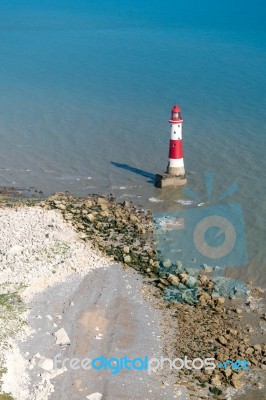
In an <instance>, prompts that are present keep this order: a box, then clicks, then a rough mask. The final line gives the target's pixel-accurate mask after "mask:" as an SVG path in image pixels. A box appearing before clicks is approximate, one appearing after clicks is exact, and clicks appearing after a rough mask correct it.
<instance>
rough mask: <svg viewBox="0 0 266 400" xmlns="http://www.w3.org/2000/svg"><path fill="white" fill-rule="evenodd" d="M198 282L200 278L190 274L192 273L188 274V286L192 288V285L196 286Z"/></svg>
mask: <svg viewBox="0 0 266 400" xmlns="http://www.w3.org/2000/svg"><path fill="white" fill-rule="evenodd" d="M197 283H198V280H197V279H196V278H194V276H190V275H189V276H188V278H187V282H186V285H187V286H188V287H191V288H192V287H194V286H196V285H197Z"/></svg>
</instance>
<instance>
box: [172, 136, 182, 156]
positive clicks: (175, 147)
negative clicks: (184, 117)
mask: <svg viewBox="0 0 266 400" xmlns="http://www.w3.org/2000/svg"><path fill="white" fill-rule="evenodd" d="M169 158H174V159H177V158H183V147H182V140H181V139H180V140H170V149H169Z"/></svg>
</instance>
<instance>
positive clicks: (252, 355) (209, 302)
mask: <svg viewBox="0 0 266 400" xmlns="http://www.w3.org/2000/svg"><path fill="white" fill-rule="evenodd" d="M2 204H3V205H4V206H7V207H14V206H15V207H17V205H18V204H20V203H19V201H18V200H16V201H13V200H12V201H9V200H6V199H5V200H3V201H2ZM21 204H26V205H31V206H34V205H38V206H41V207H42V208H43V209H44V210H52V209H56V210H60V212H61V213H62V215H63V217H64V219H65V220H66V221H67V222H68V223H69V224H71V225H72V226H74V228H75V229H76V231H77V232H78V235H79V238H80V239H81V240H83V241H84V242H90V243H92V244H93V247H94V248H96V249H98V250H100V251H101V252H102V253H103V254H105V255H106V256H108V257H109V259H110V260H114V261H116V262H121V263H123V264H124V265H125V266H127V267H132V268H134V269H135V270H137V271H138V272H139V273H141V274H142V275H144V276H145V278H146V281H147V285H146V288H145V292H146V296H148V297H150V298H151V297H152V298H157V305H158V307H160V308H161V309H163V310H164V313H165V324H164V326H163V330H164V332H165V337H166V338H167V341H166V343H167V345H166V347H165V353H166V355H167V356H168V357H169V358H172V359H173V358H175V357H179V358H184V357H188V358H189V359H193V358H197V357H202V358H206V357H214V358H215V360H216V363H217V365H218V364H219V363H220V364H221V363H223V362H225V361H226V360H229V359H230V360H232V361H237V360H247V361H248V362H249V363H250V364H249V366H250V369H249V370H243V369H242V370H241V368H238V369H237V368H232V366H231V365H230V364H229V365H227V367H226V368H223V367H220V368H215V369H214V370H205V371H198V370H185V369H181V370H180V371H179V372H178V374H177V376H176V383H175V385H176V387H177V388H178V386H179V385H186V387H187V388H188V390H189V393H190V397H191V398H192V399H207V398H208V399H211V398H213V399H227V398H230V397H228V396H229V395H230V394H234V393H237V392H238V391H239V390H240V391H241V390H242V391H243V389H246V388H249V387H255V388H256V389H258V388H262V387H263V386H262V385H263V384H262V381H263V377H264V373H265V372H263V371H265V370H266V344H265V343H262V340H261V339H260V337H261V336H262V334H261V333H262V332H263V329H262V328H263V326H262V325H263V324H264V322H265V321H266V314H265V311H264V310H263V309H262V308H261V307H260V301H261V300H262V298H263V296H264V291H263V290H262V289H260V288H253V287H252V284H251V283H249V284H248V285H247V294H248V296H249V298H248V299H247V298H246V297H243V296H242V297H238V296H237V295H233V294H232V295H230V296H229V298H226V297H225V296H223V295H222V292H220V293H217V290H216V287H217V285H216V284H215V283H216V282H215V280H214V278H213V271H212V268H210V267H208V266H206V265H204V266H199V270H198V275H197V277H195V274H194V273H193V271H191V269H189V268H186V267H185V266H183V265H182V264H181V263H180V262H178V261H177V262H176V263H172V262H171V261H170V260H169V259H160V258H158V256H157V254H156V243H155V241H154V237H153V221H152V214H151V212H149V211H147V210H144V209H141V208H139V207H136V206H135V205H134V204H132V203H130V202H126V201H125V202H124V203H123V204H120V203H117V202H116V200H115V198H114V197H112V196H108V197H102V196H98V195H94V196H90V197H88V198H79V197H75V196H70V195H66V194H64V193H56V194H55V195H53V196H50V197H49V198H48V199H41V200H40V199H39V200H37V199H34V200H30V199H24V200H21ZM194 289H195V290H194ZM237 290H239V288H236V290H235V292H237ZM182 291H183V293H184V294H185V297H184V298H183V301H182V302H180V300H178V301H177V299H176V298H175V295H176V293H179V294H180V292H181V293H182ZM188 293H193V296H192V297H189V296H188ZM235 294H236V293H235ZM165 300H167V301H165ZM250 312H252V314H254V315H255V318H257V322H256V326H251V325H249V324H246V323H245V315H248V314H249V313H250ZM264 325H265V324H264ZM258 337H259V339H260V340H258ZM256 340H257V341H256Z"/></svg>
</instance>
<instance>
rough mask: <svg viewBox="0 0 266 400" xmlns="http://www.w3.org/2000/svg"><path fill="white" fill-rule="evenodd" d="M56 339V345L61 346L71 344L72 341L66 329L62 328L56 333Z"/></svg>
mask: <svg viewBox="0 0 266 400" xmlns="http://www.w3.org/2000/svg"><path fill="white" fill-rule="evenodd" d="M55 338H56V344H59V345H61V346H62V345H65V344H70V339H69V337H68V335H67V333H66V331H65V330H64V328H61V329H59V330H58V331H57V332H55Z"/></svg>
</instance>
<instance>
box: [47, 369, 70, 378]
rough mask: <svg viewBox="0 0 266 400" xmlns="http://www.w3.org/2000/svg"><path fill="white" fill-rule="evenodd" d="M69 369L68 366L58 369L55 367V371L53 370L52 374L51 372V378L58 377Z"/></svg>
mask: <svg viewBox="0 0 266 400" xmlns="http://www.w3.org/2000/svg"><path fill="white" fill-rule="evenodd" d="M66 371H67V368H66V367H64V368H56V369H54V370H53V371H51V374H50V379H54V378H56V377H57V376H59V375H62V374H63V373H64V372H66Z"/></svg>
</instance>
